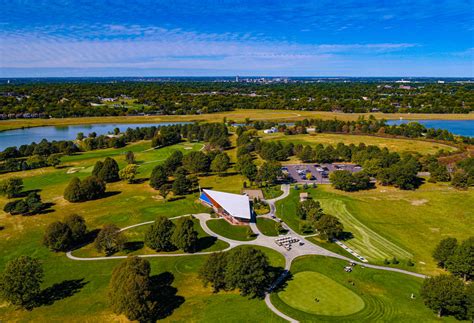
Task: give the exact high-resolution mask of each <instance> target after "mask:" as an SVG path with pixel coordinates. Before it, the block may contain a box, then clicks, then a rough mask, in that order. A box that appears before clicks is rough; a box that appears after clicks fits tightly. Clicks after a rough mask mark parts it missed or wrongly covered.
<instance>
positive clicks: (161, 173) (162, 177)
mask: <svg viewBox="0 0 474 323" xmlns="http://www.w3.org/2000/svg"><path fill="white" fill-rule="evenodd" d="M166 182H168V175H167V173H166V170H165V168H164V167H163V166H162V165H157V166H155V168H153V171H152V172H151V176H150V186H151V187H153V188H154V189H155V190H157V189H159V188H160V187H161V186H163V185H164V184H166Z"/></svg>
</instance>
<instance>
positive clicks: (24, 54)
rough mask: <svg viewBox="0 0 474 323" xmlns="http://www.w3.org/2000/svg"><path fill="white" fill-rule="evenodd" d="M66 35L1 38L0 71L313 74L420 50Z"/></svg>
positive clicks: (234, 37) (153, 34)
mask: <svg viewBox="0 0 474 323" xmlns="http://www.w3.org/2000/svg"><path fill="white" fill-rule="evenodd" d="M62 29H63V27H62V26H48V27H44V28H43V29H40V30H36V31H35V32H34V33H18V32H17V33H14V32H3V33H1V34H0V36H1V39H2V46H1V48H0V54H1V61H0V65H1V66H2V67H4V68H6V67H21V68H26V67H30V68H33V67H37V68H38V67H48V68H59V67H77V68H95V67H137V68H162V67H173V68H184V69H186V68H193V67H194V68H196V67H199V68H213V69H220V68H228V67H229V66H233V67H235V68H236V69H238V68H239V67H241V68H244V67H245V68H248V67H250V66H255V67H258V68H262V67H268V68H278V67H288V68H291V67H294V68H308V67H311V66H313V67H315V66H317V65H320V64H322V63H326V64H327V63H329V62H335V61H337V59H338V57H337V56H338V55H346V54H351V55H366V54H372V55H373V54H381V55H383V54H385V53H391V52H399V51H404V50H407V49H410V48H413V47H416V46H417V44H411V43H380V44H375V43H373V44H301V43H292V42H288V41H275V40H268V39H267V38H265V37H262V36H261V35H253V34H250V33H243V34H239V33H197V32H193V31H184V30H181V29H166V28H162V27H157V26H140V25H94V26H89V28H86V27H85V26H69V27H68V32H67V33H65V34H64V35H62V34H61V30H62ZM85 30H87V32H85ZM76 34H80V35H81V37H77V36H76ZM115 35H120V38H115V37H114V36H115ZM124 36H130V38H127V37H125V38H124Z"/></svg>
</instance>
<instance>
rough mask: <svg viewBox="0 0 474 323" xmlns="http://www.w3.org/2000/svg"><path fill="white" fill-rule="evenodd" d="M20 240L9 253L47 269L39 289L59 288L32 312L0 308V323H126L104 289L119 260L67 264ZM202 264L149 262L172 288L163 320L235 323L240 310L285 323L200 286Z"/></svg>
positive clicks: (274, 257) (273, 257) (276, 260)
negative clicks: (35, 260)
mask: <svg viewBox="0 0 474 323" xmlns="http://www.w3.org/2000/svg"><path fill="white" fill-rule="evenodd" d="M22 241H23V242H24V243H25V244H19V245H17V246H16V248H15V249H9V251H10V252H12V253H14V254H15V255H19V254H28V255H31V256H35V257H39V258H40V259H41V260H42V262H43V266H44V269H45V282H44V284H43V288H44V289H47V288H51V287H52V286H53V285H54V284H58V285H56V286H55V287H54V290H55V291H56V293H55V296H56V297H57V299H54V298H50V299H48V302H47V304H46V305H43V306H40V307H37V308H34V309H33V310H32V311H25V310H17V309H15V308H14V307H12V306H6V304H2V306H0V317H1V318H2V321H3V320H5V321H6V322H11V321H25V322H26V321H35V322H52V321H57V322H65V321H69V322H85V321H87V322H111V321H121V322H124V321H127V320H126V319H125V318H124V317H123V316H117V315H115V314H113V313H112V312H111V311H110V310H109V308H108V298H107V286H108V282H109V280H110V276H111V273H112V270H113V268H114V267H115V266H116V265H117V264H118V263H119V262H120V261H121V260H105V261H73V260H69V259H67V258H66V257H65V255H64V254H63V253H58V254H55V253H52V252H49V251H48V250H46V248H43V247H41V246H40V245H39V243H38V242H37V241H35V240H34V239H32V240H31V241H28V240H22ZM261 249H263V250H264V251H265V253H266V254H267V255H268V256H269V260H270V262H271V263H272V265H273V266H282V264H283V263H284V260H283V259H282V257H281V256H280V255H279V254H277V253H276V252H275V251H272V250H269V249H264V248H261ZM7 253H8V252H7V250H5V249H3V248H2V249H1V250H0V254H1V260H0V268H3V266H4V264H5V261H6V260H8V259H10V258H11V256H10V255H7ZM204 259H205V256H189V257H176V258H173V257H171V258H170V257H165V258H148V260H149V261H150V263H151V268H152V275H160V274H161V275H162V276H163V277H165V276H167V277H170V280H171V286H172V287H173V288H175V290H174V292H173V293H172V294H171V295H170V296H169V297H168V298H167V301H169V302H170V303H171V304H172V306H171V308H172V309H173V311H172V313H171V314H170V315H164V316H165V317H164V321H166V322H170V321H172V322H189V321H190V320H193V321H201V322H203V321H211V322H215V321H218V320H225V321H226V322H227V321H229V322H235V321H236V315H235V313H236V312H235V311H238V312H240V313H244V312H245V317H246V319H248V320H249V321H255V322H256V321H259V320H260V319H261V317H262V316H264V317H265V318H266V320H268V321H269V322H283V321H282V320H281V319H280V318H278V317H277V316H276V315H275V314H273V312H271V311H270V310H269V309H268V308H267V306H266V305H265V303H264V301H263V300H260V299H248V298H246V297H242V296H240V295H238V293H237V292H228V293H225V292H221V293H218V294H214V293H213V292H212V289H211V288H210V287H207V288H205V287H203V284H202V282H201V280H200V279H199V277H198V274H197V272H198V270H199V268H200V267H201V266H202V264H203V262H204ZM59 283H62V284H61V285H59ZM173 288H172V289H171V290H172V291H173ZM47 291H48V290H46V291H45V293H46V292H47ZM49 291H51V289H50V290H49ZM59 295H60V296H59Z"/></svg>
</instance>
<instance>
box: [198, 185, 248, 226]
mask: <svg viewBox="0 0 474 323" xmlns="http://www.w3.org/2000/svg"><path fill="white" fill-rule="evenodd" d="M203 192H204V193H206V194H207V195H208V196H210V197H211V198H212V199H213V200H214V201H216V202H217V203H218V204H219V205H220V206H222V208H223V209H225V210H226V211H227V212H228V213H229V214H230V215H232V216H233V217H237V218H242V219H248V220H251V219H252V213H251V211H250V201H249V197H248V196H247V195H240V194H232V193H225V192H219V191H213V190H205V189H203Z"/></svg>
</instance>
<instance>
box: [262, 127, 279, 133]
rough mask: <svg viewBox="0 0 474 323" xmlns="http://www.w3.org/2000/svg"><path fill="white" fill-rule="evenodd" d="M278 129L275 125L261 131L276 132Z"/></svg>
mask: <svg viewBox="0 0 474 323" xmlns="http://www.w3.org/2000/svg"><path fill="white" fill-rule="evenodd" d="M277 132H278V129H277V128H276V127H271V128H270V129H265V130H263V133H277Z"/></svg>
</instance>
